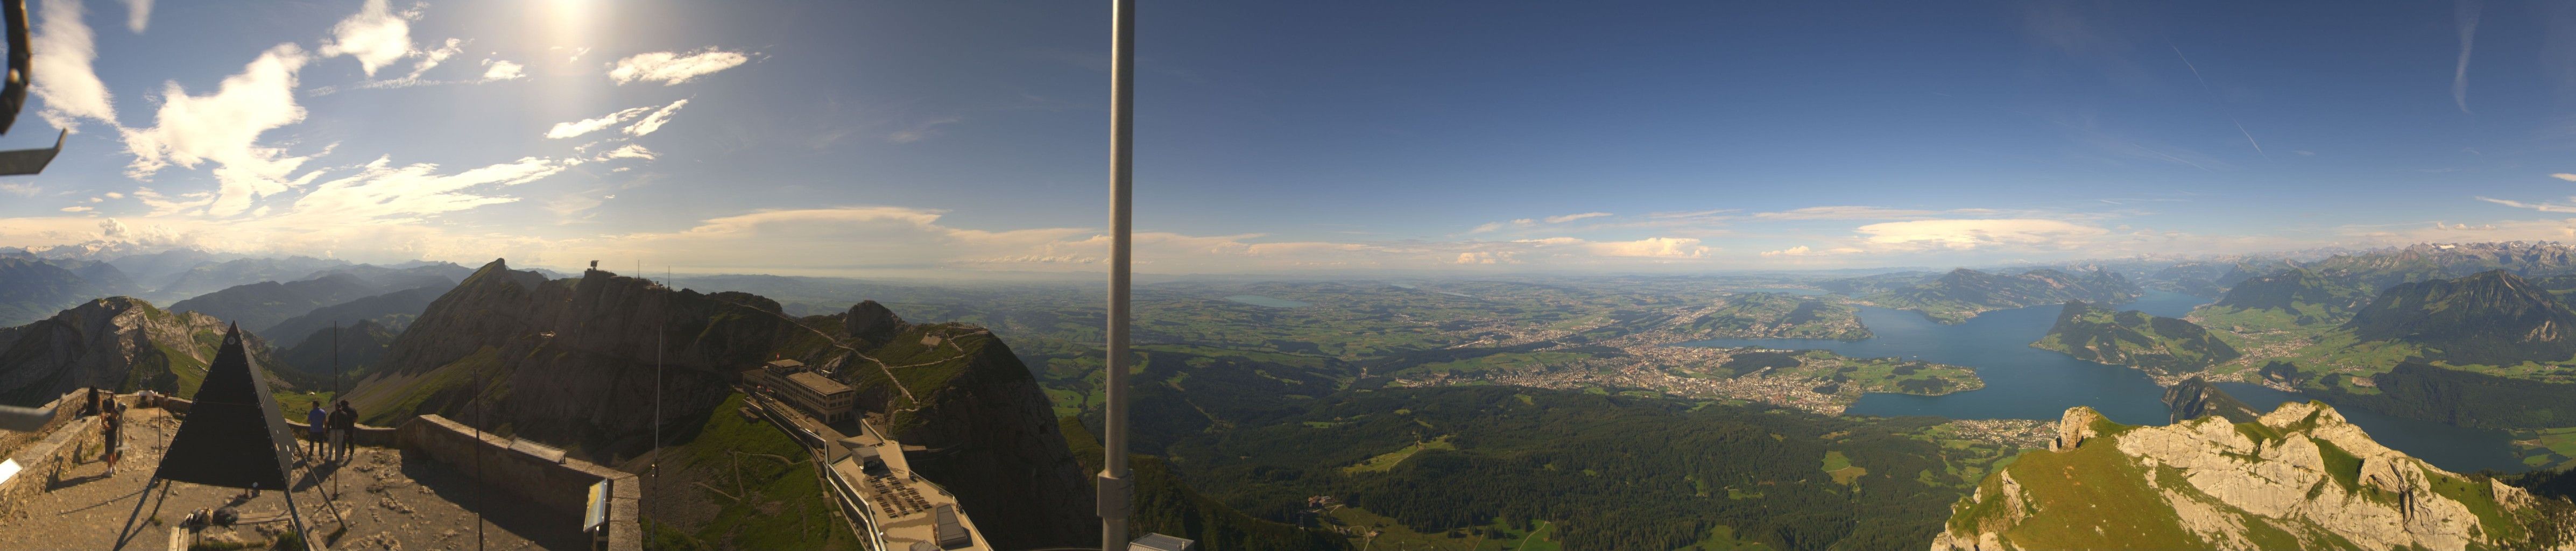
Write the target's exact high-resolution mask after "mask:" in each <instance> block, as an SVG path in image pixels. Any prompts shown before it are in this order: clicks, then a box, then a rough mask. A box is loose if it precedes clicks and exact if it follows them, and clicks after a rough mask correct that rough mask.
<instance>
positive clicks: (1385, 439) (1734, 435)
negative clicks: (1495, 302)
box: [1164, 387, 2009, 549]
mask: <svg viewBox="0 0 2576 551" xmlns="http://www.w3.org/2000/svg"><path fill="white" fill-rule="evenodd" d="M1940 422H1941V421H1940V420H1938V419H1930V418H1902V419H1868V418H1861V419H1850V418H1837V417H1824V416H1818V415H1813V414H1808V413H1804V412H1798V411H1794V410H1785V409H1774V408H1769V407H1764V406H1729V405H1718V404H1713V403H1704V402H1690V401H1682V400H1672V399H1659V398H1634V397H1625V396H1603V395H1596V394H1587V393H1580V392H1553V391H1544V390H1537V389H1529V388H1515V387H1443V388H1416V389H1380V390H1372V391H1357V392H1349V393H1343V394H1337V395H1333V396H1328V397H1322V398H1318V399H1315V400H1313V407H1312V408H1311V409H1310V410H1308V411H1305V412H1303V413H1296V414H1287V415H1279V414H1267V415H1259V414H1256V415H1248V416H1246V417H1244V418H1239V419H1234V420H1232V424H1234V425H1235V427H1236V428H1235V429H1234V430H1227V431H1198V432H1193V433H1191V434H1186V435H1167V436H1165V437H1164V439H1165V440H1166V441H1169V442H1171V443H1170V444H1169V446H1168V450H1169V454H1168V456H1167V457H1168V460H1169V461H1170V464H1171V465H1173V466H1175V467H1177V468H1178V469H1180V470H1181V472H1182V474H1183V476H1184V477H1185V478H1187V479H1188V480H1189V482H1190V483H1191V484H1192V485H1193V486H1195V487H1197V488H1198V489H1199V491H1201V492H1205V493H1206V494H1208V495H1210V496H1212V497H1214V498H1216V499H1218V500H1220V501H1223V502H1225V503H1227V504H1228V505H1231V506H1233V507H1234V508H1236V509H1238V510H1242V511H1244V512H1247V513H1250V514H1252V515H1255V516H1260V517H1264V518H1270V519H1274V520H1286V521H1295V520H1299V519H1301V518H1303V515H1306V514H1307V513H1306V512H1305V511H1306V509H1307V498H1308V497H1309V496H1331V497H1334V498H1337V499H1339V500H1341V501H1343V502H1344V503H1346V504H1348V505H1349V506H1353V507H1359V508H1363V509H1366V510H1368V511H1371V512H1374V513H1377V514H1381V515H1385V516H1387V517H1391V518H1394V519H1396V520H1398V521H1400V522H1402V523H1404V524H1405V525H1406V527H1407V528H1410V529H1412V530H1415V531H1418V532H1424V533H1438V532H1444V531H1453V530H1455V531H1463V532H1468V533H1482V532H1486V531H1490V530H1492V529H1493V527H1498V526H1523V525H1527V524H1528V523H1530V522H1531V521H1547V522H1552V523H1555V524H1557V525H1559V526H1562V527H1563V530H1564V532H1563V534H1564V539H1563V541H1564V543H1565V546H1566V547H1565V548H1566V549H1677V548H1682V547H1686V546H1691V545H1693V544H1695V543H1698V542H1703V541H1705V540H1708V539H1710V538H1711V537H1712V534H1719V533H1731V534H1732V537H1733V538H1734V539H1739V540H1744V541H1746V542H1753V543H1762V544H1767V545H1770V546H1773V547H1775V548H1781V549H1829V548H1830V549H1890V548H1912V547H1918V546H1921V545H1922V542H1925V541H1929V540H1930V539H1931V537H1932V535H1933V534H1934V533H1935V532H1936V531H1938V530H1939V529H1940V523H1941V522H1942V520H1943V519H1945V518H1947V517H1948V516H1949V510H1948V504H1949V503H1951V502H1954V501H1957V500H1958V498H1959V497H1960V496H1962V495H1965V493H1966V492H1967V491H1968V488H1969V487H1970V484H1972V483H1973V482H1974V481H1975V480H1977V478H1978V477H1980V476H1982V475H1983V473H1984V472H1985V468H1986V467H1987V466H1989V465H1990V464H1991V463H1992V461H1994V460H1995V459H1997V458H1999V457H2001V456H2002V455H2003V454H2005V453H2006V452H2008V451H2009V450H2004V449H2002V447H2000V446H1995V445H1991V444H1980V443H1972V442H1968V441H1964V440H1944V439H1940V438H1936V437H1934V436H1931V435H1932V434H1934V433H1936V432H1937V431H1934V430H1931V429H1932V427H1934V426H1935V425H1938V424H1939V423H1940ZM1390 458H1391V459H1390ZM1828 469H1831V470H1828ZM1721 527H1724V530H1721Z"/></svg>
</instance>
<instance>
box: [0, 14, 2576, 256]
mask: <svg viewBox="0 0 2576 551" xmlns="http://www.w3.org/2000/svg"><path fill="white" fill-rule="evenodd" d="M30 9H31V11H32V12H33V13H32V15H33V17H34V20H35V23H36V33H37V37H36V46H37V47H36V51H37V53H38V54H37V55H38V60H37V63H38V65H37V70H36V76H37V78H36V82H37V85H38V86H37V89H36V94H35V97H36V101H35V102H34V103H33V104H32V105H31V106H30V112H31V113H37V114H40V115H41V117H40V118H31V119H29V120H28V122H27V123H25V124H22V125H21V126H20V128H19V129H20V130H21V131H20V132H19V133H17V134H16V135H13V136H11V137H10V138H8V139H7V140H0V142H6V143H0V145H6V146H18V145H20V144H22V143H33V142H34V141H36V140H37V139H38V138H40V137H42V136H41V135H42V134H45V132H43V130H44V129H45V127H46V123H51V124H52V125H55V126H61V127H68V128H72V129H73V130H74V131H75V132H76V134H75V135H74V136H73V137H72V138H71V139H70V141H69V143H68V144H67V145H66V148H65V151H64V153H63V155H62V156H61V157H60V158H59V159H57V160H56V161H55V162H54V164H53V166H52V167H50V168H49V169H48V170H47V171H46V172H45V173H44V174H43V175H41V176H36V177H30V178H18V179H9V180H5V181H0V247H30V248H33V247H49V246H61V245H77V244H88V245H94V246H112V247H122V248H127V249H135V250H151V249H160V248H169V247H196V248H203V249H207V250H213V251H219V252H230V253H242V254H253V255H291V254H300V255H314V256H327V257H334V258H342V259H348V260H351V261H359V262H398V261H404V260H416V259H434V260H449V261H456V262H459V263H467V264H469V265H470V264H474V263H479V262H483V261H488V259H490V258H493V257H506V258H509V259H511V262H512V264H513V265H514V266H544V267H553V268H558V269H565V268H573V267H578V266H580V265H582V264H583V263H584V262H585V261H587V260H592V259H599V260H605V261H607V262H605V264H604V265H605V266H607V267H610V268H612V269H614V268H616V267H618V266H621V265H626V264H627V263H628V262H629V261H634V262H640V263H642V264H644V265H646V266H649V267H660V266H670V267H672V268H673V269H676V270H677V271H680V272H691V273H774V274H792V275H867V274H883V273H912V274H921V273H950V274H964V275H963V276H961V277H965V276H972V275H974V274H988V275H989V274H1004V273H1024V272H1092V271H1096V270H1098V269H1099V265H1098V262H1099V261H1100V260H1101V257H1102V256H1103V255H1104V252H1105V248H1106V246H1105V244H1106V239H1105V238H1104V237H1102V236H1101V235H1100V233H1101V227H1102V220H1103V219H1104V218H1105V214H1104V212H1105V203H1106V202H1105V197H1104V196H1105V195H1106V193H1105V181H1106V173H1107V169H1106V164H1107V163H1106V158H1107V152H1106V143H1105V142H1106V140H1105V134H1106V132H1105V131H1104V130H1105V129H1104V128H1103V127H1104V124H1103V121H1104V120H1105V119H1106V113H1105V111H1106V105H1107V86H1106V80H1107V73H1106V70H1107V66H1106V60H1107V47H1108V41H1107V40H1106V37H1105V36H1104V35H1103V32H1104V31H1103V29H1105V28H1106V25H1105V23H1106V18H1107V14H1106V12H1105V11H1104V10H1103V9H1101V6H1098V5H1094V4H1088V3H984V2H943V3H927V4H911V3H892V4H831V5H814V4H803V3H789V2H740V3H724V4H720V5H709V4H696V3H681V2H662V1H652V2H607V1H604V0H555V1H546V2H503V1H482V0H459V1H429V2H387V1H385V0H369V1H364V2H360V1H333V2H324V3H320V4H304V5H277V4H263V5H233V4H199V3H175V2H163V3H155V2H151V1H149V0H123V1H116V2H110V1H103V0H92V1H88V2H79V1H72V0H37V1H36V2H34V3H33V5H32V6H31V7H30ZM1354 11H1360V12H1366V13H1365V14H1360V15H1365V16H1364V17H1355V16H1354V15H1355V14H1354V13H1353V12H1354ZM2318 19H2331V20H2332V24H2314V23H2315V22H2316V20H2318ZM1142 25H1143V28H1144V32H1142V33H1141V37H1142V38H1141V40H1142V44H1141V48H1140V51H1141V52H1143V55H1142V64H1143V67H1144V69H1145V70H1144V72H1143V73H1142V74H1141V75H1140V76H1139V82H1138V86H1139V90H1140V94H1139V98H1138V101H1139V106H1140V109H1139V113H1138V121H1137V129H1138V139H1137V146H1138V156H1137V162H1138V166H1139V169H1138V173H1137V182H1138V190H1139V194H1138V197H1139V208H1138V212H1139V221H1138V225H1139V230H1140V231H1139V233H1138V238H1139V241H1138V243H1139V245H1138V246H1139V250H1138V252H1137V259H1138V261H1137V269H1138V270H1139V271H1140V272H1144V273H1157V274H1191V273H1324V272H1346V271H1430V272H1440V271H1448V272H1456V273H1469V274H1474V273H1496V272H1519V271H1535V272H1578V273H1580V272H1684V271H1715V270H1745V269H1815V268H1844V267H1871V266H1943V267H1946V266H1954V265H1997V264H2005V263H2015V262H2044V261H2051V260H2068V259H2079V258H2114V257H2125V256H2135V255H2167V256H2171V255H2182V256H2189V255H2204V254H2226V253H2250V252H2263V251H2280V250H2294V249H2307V248H2316V247H2335V246H2341V247H2371V246H2384V245H2394V244H2403V243H2413V242H2426V241H2433V242H2462V241H2503V240H2516V239H2532V240H2565V239H2570V238H2571V237H2576V219H2571V218H2568V216H2569V215H2568V214H2567V213H2570V212H2576V197H2570V196H2572V195H2576V190H2571V189H2568V188H2569V186H2576V174H2571V173H2576V164H2571V163H2568V162H2567V161H2565V160H2564V159H2565V157H2566V153H2568V151H2569V149H2570V148H2571V147H2576V124H2570V122H2571V121H2576V103H2571V102H2569V101H2566V98H2570V97H2576V40H2568V39H2567V37H2569V36H2576V8H2571V7H2565V6H2537V5H2525V4H2513V3H2495V4H2475V3H2471V4H2460V5H2457V6H2454V5H2449V4H2442V5H2434V4H2423V5H2411V4H2410V5H2389V6H2341V5H2339V6H2335V7H2334V8H2333V9H2332V10H2322V9H2315V8H2303V7H2291V6H2276V5H2237V4H2231V3H2215V2H2191V3H2181V4H2166V5H2156V6H2092V5H2086V6H2078V5H2072V4H2063V3H2048V2H2027V3H2023V2H1976V3H1967V4H1944V5H1938V6H1934V5H1903V6H1887V7H1882V8H1880V10H1879V11H1877V12H1876V13H1873V14H1868V15H1853V14H1848V13H1835V11H1834V10H1831V9H1828V8H1825V7H1818V6H1800V5H1782V6H1757V5H1724V6H1718V5H1705V4H1697V3H1664V4H1636V5H1620V6H1575V5H1518V6H1495V5H1477V6H1475V8H1474V9H1462V8H1460V7H1458V6H1455V5H1430V4H1420V5H1399V6H1381V5H1367V6H1357V5H1341V6H1318V5H1241V4H1195V3H1170V4H1158V5H1155V6H1154V7H1153V9H1151V10H1148V11H1147V12H1146V15H1144V16H1143V21H1142ZM30 129H32V130H30ZM648 271H649V270H648Z"/></svg>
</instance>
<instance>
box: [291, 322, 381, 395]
mask: <svg viewBox="0 0 2576 551" xmlns="http://www.w3.org/2000/svg"><path fill="white" fill-rule="evenodd" d="M394 334H395V332H393V331H390V330H387V329H385V327H384V326H381V325H376V322H375V320H358V323H355V324H351V325H348V326H344V327H340V328H339V329H338V330H337V331H334V330H333V329H332V328H330V327H324V328H321V329H316V330H314V331H313V332H312V334H310V335H307V336H305V337H304V339H303V340H302V341H301V342H302V344H298V345H295V346H293V347H290V348H287V349H286V350H285V351H283V352H279V353H278V354H277V357H278V359H279V360H281V361H282V362H283V363H282V364H281V365H277V366H270V369H272V370H276V369H292V370H296V371H298V372H302V373H306V374H311V375H313V376H315V377H329V376H332V375H333V374H334V372H335V371H336V372H337V373H338V374H339V375H340V376H342V377H346V378H345V379H343V380H344V381H345V382H348V383H355V382H357V381H358V378H359V377H362V376H365V374H367V373H370V372H373V371H374V370H375V367H376V366H378V365H381V364H383V363H384V358H385V347H386V346H388V345H391V344H393V341H394Z"/></svg>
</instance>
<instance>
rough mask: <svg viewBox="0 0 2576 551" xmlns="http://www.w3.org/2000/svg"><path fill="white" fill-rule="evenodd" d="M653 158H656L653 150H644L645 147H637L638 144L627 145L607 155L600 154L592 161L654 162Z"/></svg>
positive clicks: (610, 151)
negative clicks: (635, 160) (633, 160)
mask: <svg viewBox="0 0 2576 551" xmlns="http://www.w3.org/2000/svg"><path fill="white" fill-rule="evenodd" d="M653 158H654V155H653V150H650V149H645V148H644V146H641V145H636V144H631V143H630V144H626V145H623V146H619V147H618V148H617V149H612V150H609V151H608V152H607V153H601V154H599V156H598V157H592V158H591V159H590V160H593V161H606V160H610V159H644V160H652V159H653Z"/></svg>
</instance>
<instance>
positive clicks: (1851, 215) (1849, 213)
mask: <svg viewBox="0 0 2576 551" xmlns="http://www.w3.org/2000/svg"><path fill="white" fill-rule="evenodd" d="M1937 214H1941V211H1934V210H1922V209H1892V208H1886V207H1863V206H1824V207H1807V208H1802V209H1791V210H1784V211H1778V212H1758V213H1754V214H1753V217H1754V218H1759V219H1763V220H1903V219H1908V218H1924V217H1930V216H1933V215H1937Z"/></svg>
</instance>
